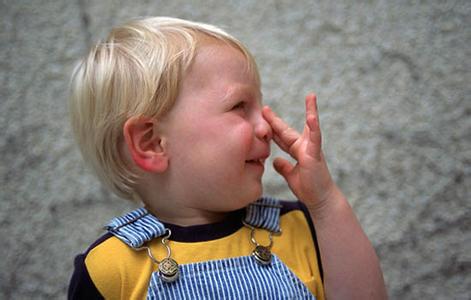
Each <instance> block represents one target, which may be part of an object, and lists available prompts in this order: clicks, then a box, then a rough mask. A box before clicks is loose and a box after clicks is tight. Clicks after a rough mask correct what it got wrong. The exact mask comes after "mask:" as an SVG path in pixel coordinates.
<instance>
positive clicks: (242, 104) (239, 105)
mask: <svg viewBox="0 0 471 300" xmlns="http://www.w3.org/2000/svg"><path fill="white" fill-rule="evenodd" d="M244 108H245V102H243V101H241V102H239V103H237V104H236V105H234V106H233V107H232V110H239V109H244Z"/></svg>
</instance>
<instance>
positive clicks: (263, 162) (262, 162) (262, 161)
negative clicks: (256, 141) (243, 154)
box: [245, 159, 265, 166]
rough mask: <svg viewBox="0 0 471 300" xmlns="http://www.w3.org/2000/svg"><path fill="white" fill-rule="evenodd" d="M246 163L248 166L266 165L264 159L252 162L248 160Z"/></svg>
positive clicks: (252, 160)
mask: <svg viewBox="0 0 471 300" xmlns="http://www.w3.org/2000/svg"><path fill="white" fill-rule="evenodd" d="M245 162H246V163H248V164H253V165H259V166H263V165H264V164H265V160H264V159H251V160H246V161H245Z"/></svg>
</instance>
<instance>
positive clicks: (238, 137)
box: [162, 43, 272, 214]
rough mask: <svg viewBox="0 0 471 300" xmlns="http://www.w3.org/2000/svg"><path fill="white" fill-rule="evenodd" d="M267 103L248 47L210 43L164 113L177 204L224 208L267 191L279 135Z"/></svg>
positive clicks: (216, 210) (238, 205) (242, 203)
mask: <svg viewBox="0 0 471 300" xmlns="http://www.w3.org/2000/svg"><path fill="white" fill-rule="evenodd" d="M261 109H262V100H261V92H260V86H259V84H258V82H257V80H256V77H255V76H254V74H252V73H251V72H249V71H248V69H247V62H246V60H245V58H244V56H243V54H242V53H241V52H240V51H238V50H236V49H234V48H232V47H230V46H228V45H225V44H222V43H211V44H207V45H203V46H202V47H201V48H200V49H199V50H198V53H197V56H196V57H195V61H194V63H193V65H192V66H191V68H190V70H189V71H188V72H187V74H186V76H185V77H184V80H183V82H182V86H181V90H180V94H179V96H178V99H177V102H176V104H175V106H174V107H173V108H172V110H171V111H170V112H169V114H168V115H167V116H166V117H165V118H164V120H163V127H162V128H163V130H164V132H166V133H167V140H166V144H167V145H166V146H167V151H168V155H169V159H170V161H169V173H168V174H169V176H170V178H171V180H169V182H170V184H171V185H172V188H171V190H172V191H173V192H174V196H175V199H177V201H178V202H179V203H178V206H180V207H182V209H183V207H186V208H189V209H191V210H193V211H200V212H204V213H206V214H207V213H208V212H209V213H211V212H212V213H221V212H227V211H230V210H235V209H239V208H242V207H244V206H246V205H247V204H248V203H250V202H252V201H255V200H256V199H257V198H258V197H259V196H261V194H262V183H261V178H262V175H263V172H264V161H265V159H266V158H267V157H268V156H269V154H270V140H271V136H272V132H271V127H270V126H269V125H268V123H267V122H266V121H265V119H264V118H263V117H262V113H261ZM176 204H177V203H176Z"/></svg>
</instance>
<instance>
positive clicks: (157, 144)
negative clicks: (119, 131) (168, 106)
mask: <svg viewBox="0 0 471 300" xmlns="http://www.w3.org/2000/svg"><path fill="white" fill-rule="evenodd" d="M123 134H124V141H125V143H126V146H127V148H128V151H129V153H130V154H131V158H132V160H133V161H134V163H135V164H136V165H137V166H138V167H139V168H141V169H143V170H145V171H147V172H153V173H161V172H164V171H165V170H167V167H168V156H167V153H166V152H165V149H164V147H162V146H163V143H162V137H161V136H160V133H159V131H158V124H157V120H155V119H152V118H148V117H133V118H130V119H128V120H127V121H126V123H124V127H123Z"/></svg>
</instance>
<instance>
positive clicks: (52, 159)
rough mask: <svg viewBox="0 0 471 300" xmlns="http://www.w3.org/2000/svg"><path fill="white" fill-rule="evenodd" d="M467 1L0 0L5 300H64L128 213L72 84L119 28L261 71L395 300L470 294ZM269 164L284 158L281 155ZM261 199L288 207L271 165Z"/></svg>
mask: <svg viewBox="0 0 471 300" xmlns="http://www.w3.org/2000/svg"><path fill="white" fill-rule="evenodd" d="M470 10H471V2H470V1H466V0H462V1H439V0H436V1H386V0H383V1H274V0H270V1H194V2H189V1H176V0H174V1H145V0H139V1H111V0H104V1H86V0H76V1H59V0H50V1H45V0H41V1H39V0H38V1H13V0H11V1H5V0H4V1H1V3H0V16H1V18H0V19H1V26H0V35H1V42H0V58H1V62H0V63H1V68H0V70H1V71H0V80H1V89H0V95H1V96H0V126H1V133H0V153H1V160H0V181H1V188H0V222H1V223H0V224H1V226H0V240H1V243H2V246H1V247H0V257H1V259H0V298H1V299H22V298H24V299H28V298H34V299H41V298H44V299H51V298H64V296H65V294H66V289H67V284H68V280H69V277H70V275H71V272H72V262H73V257H74V255H75V254H77V253H78V252H80V251H83V250H85V249H86V247H87V246H88V245H89V244H90V243H91V242H92V241H94V239H95V238H96V237H97V236H99V235H100V234H101V232H102V229H101V226H102V225H103V224H104V222H105V221H107V220H108V219H110V218H111V217H112V216H114V215H117V214H119V213H121V212H124V211H126V210H128V209H130V207H131V204H129V203H127V202H125V201H122V200H119V199H116V198H115V197H113V196H111V195H109V193H108V192H107V191H106V190H104V189H103V188H102V187H101V186H100V185H99V184H98V183H97V181H96V180H95V178H94V177H93V176H92V175H91V174H90V173H89V172H88V171H87V170H86V169H85V168H84V166H83V163H82V161H81V158H80V156H79V153H78V150H77V148H76V146H75V145H74V142H73V140H72V138H71V133H70V129H69V125H68V116H67V100H66V99H67V84H68V80H69V74H70V72H71V69H72V67H73V65H74V63H75V62H76V60H77V59H78V58H79V57H80V56H81V55H83V54H84V53H85V51H86V49H87V47H88V46H90V44H91V43H92V42H93V41H96V40H97V39H98V38H101V37H103V35H104V34H105V32H107V31H108V30H109V29H110V27H111V26H112V25H114V24H118V23H122V22H123V21H125V20H127V19H129V18H131V17H136V16H143V15H168V16H175V17H182V18H187V19H192V20H198V21H203V22H209V23H214V24H216V25H219V26H222V27H223V28H225V29H227V30H228V31H229V32H231V33H232V34H233V35H235V36H236V37H238V38H239V39H240V40H242V41H243V42H245V43H246V44H247V45H248V47H249V48H250V49H251V50H252V51H253V53H254V55H255V56H256V58H257V61H258V63H259V65H260V71H261V75H262V78H263V82H264V86H263V93H264V96H265V102H266V103H268V104H270V105H272V106H273V107H274V109H275V110H276V111H278V112H279V113H280V114H281V115H282V116H283V117H285V118H286V119H287V120H288V121H289V122H290V123H291V124H293V126H295V127H297V128H300V127H301V126H302V119H303V114H304V111H303V109H304V107H303V99H304V95H305V94H306V93H307V92H308V91H312V90H314V91H316V92H317V93H318V96H319V108H320V111H321V125H322V129H323V133H324V148H325V152H326V156H327V159H328V161H329V164H330V168H331V171H332V173H333V176H334V177H335V179H336V180H337V182H338V184H339V185H340V186H341V187H342V189H343V190H344V192H345V193H346V195H347V196H348V198H349V200H350V203H351V204H352V206H353V207H354V209H355V211H356V213H357V215H358V217H359V219H360V221H361V223H362V224H363V226H364V229H365V231H366V232H367V234H368V235H369V237H370V239H371V240H372V242H373V244H374V246H375V248H376V249H377V251H378V254H379V256H380V259H381V263H382V268H383V270H384V275H385V279H386V282H387V286H388V292H389V295H390V297H391V299H420V298H426V297H430V298H434V299H450V298H451V299H469V297H470V296H469V291H470V290H471V276H470V275H469V274H471V254H470V253H471V251H470V250H471V235H470V225H471V222H470V220H471V218H470V206H471V204H470V185H471V176H470V161H471V118H470V115H471V102H470V101H471V99H470V94H471V93H470V92H471V84H470V78H471V77H470V75H471V74H470V69H471V65H470V62H471V58H470V49H471V44H470V41H471V27H470V25H471V24H470V22H471V21H470V20H471V15H470ZM273 152H274V154H275V155H279V154H280V152H279V151H277V150H275V151H273ZM264 180H265V184H266V193H267V194H271V195H274V196H278V197H282V198H293V196H292V194H290V192H289V190H288V188H287V187H286V185H285V183H284V182H283V180H282V179H281V178H280V177H279V176H277V175H276V174H275V172H274V171H273V170H269V171H268V172H267V174H266V176H265V179H264Z"/></svg>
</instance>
